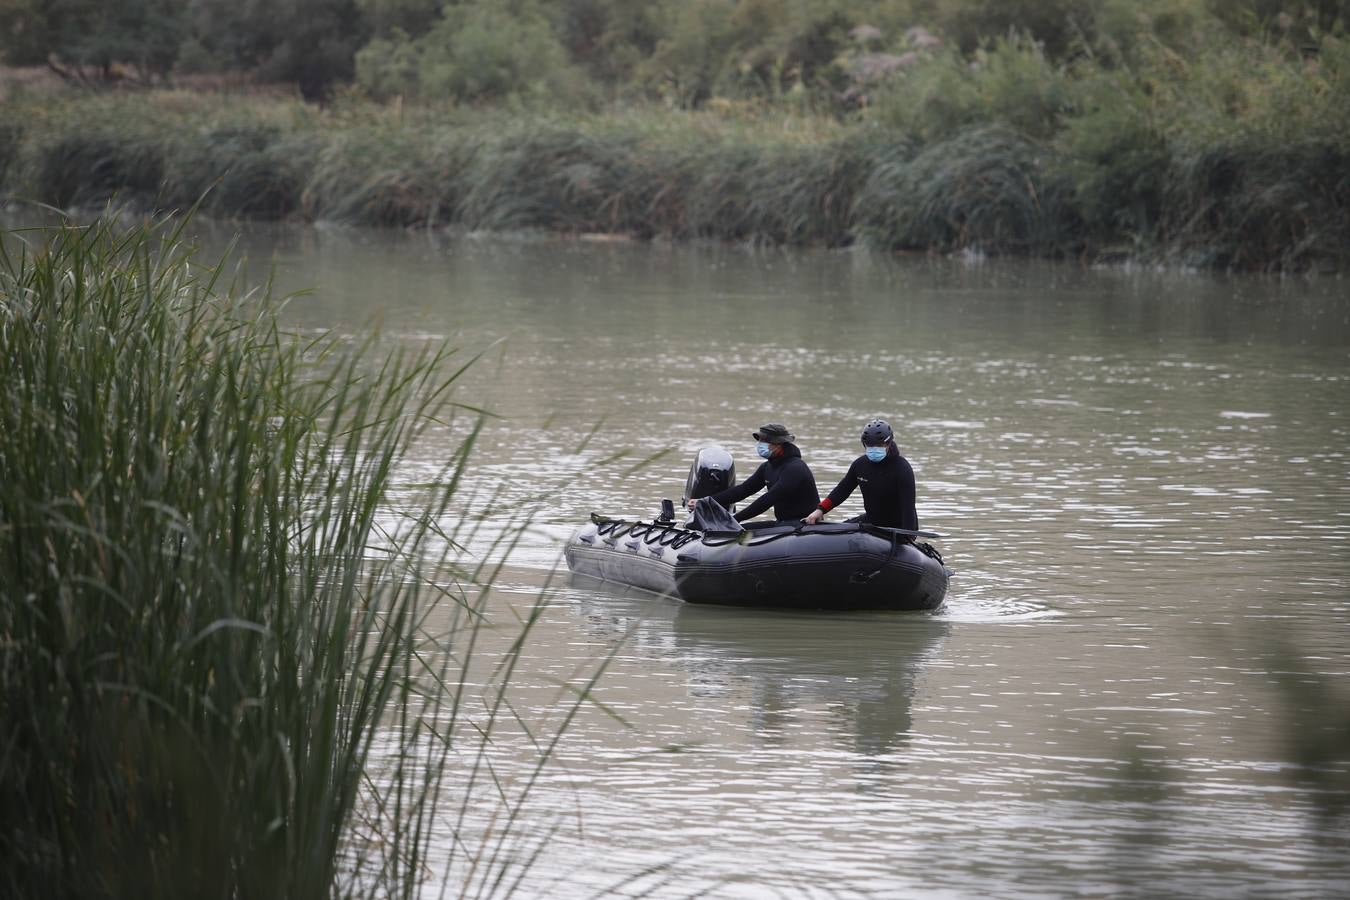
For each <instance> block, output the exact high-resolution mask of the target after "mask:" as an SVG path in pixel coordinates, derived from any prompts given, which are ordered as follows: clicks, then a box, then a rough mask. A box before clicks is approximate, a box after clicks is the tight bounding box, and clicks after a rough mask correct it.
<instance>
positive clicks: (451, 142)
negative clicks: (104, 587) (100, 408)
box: [0, 37, 1350, 271]
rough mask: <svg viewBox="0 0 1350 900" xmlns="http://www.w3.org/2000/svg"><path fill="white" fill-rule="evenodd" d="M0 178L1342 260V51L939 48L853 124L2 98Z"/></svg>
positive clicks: (805, 233) (295, 210)
mask: <svg viewBox="0 0 1350 900" xmlns="http://www.w3.org/2000/svg"><path fill="white" fill-rule="evenodd" d="M6 107H7V110H8V111H9V112H10V113H11V115H9V116H8V117H7V122H8V124H7V125H5V126H4V127H3V128H0V184H3V185H4V189H5V191H6V193H8V195H9V196H11V197H24V198H29V199H35V200H39V201H42V202H46V203H50V204H54V205H57V206H61V207H68V206H72V205H87V204H98V203H102V202H104V201H105V200H106V199H107V198H108V197H110V196H113V195H116V196H118V197H120V198H121V199H122V200H123V201H124V202H131V203H135V204H138V205H142V206H145V207H149V208H155V209H173V208H184V207H187V206H189V205H191V204H192V203H194V202H195V201H197V200H198V199H199V198H200V197H202V196H203V195H205V196H206V199H205V202H204V206H205V208H206V210H207V211H208V212H210V213H212V214H215V215H221V216H238V217H245V218H300V219H308V220H329V221H337V222H348V223H359V224H367V225H393V226H405V227H412V226H418V227H421V226H458V227H463V228H467V229H489V230H493V229H508V230H509V229H545V230H551V231H559V232H567V233H579V232H606V233H613V234H624V235H632V236H635V237H640V238H648V237H668V238H673V239H690V238H711V239H717V240H732V241H754V242H762V243H770V244H817V245H828V246H840V245H846V244H851V243H855V242H866V243H868V244H871V245H874V246H878V247H881V248H885V249H889V250H896V251H912V252H951V251H955V250H965V249H973V250H978V251H982V252H986V253H991V254H1026V255H1035V256H1046V257H1068V258H1077V259H1084V260H1090V261H1094V260H1121V259H1140V260H1148V261H1161V262H1168V263H1173V264H1182V265H1193V266H1201V267H1216V268H1231V269H1237V270H1244V271H1253V270H1254V271H1275V270H1282V271H1301V270H1309V269H1313V270H1332V269H1344V268H1345V267H1346V265H1347V263H1348V262H1350V49H1347V44H1346V43H1345V42H1342V41H1338V40H1336V39H1334V38H1331V37H1327V38H1325V39H1324V40H1323V41H1322V42H1321V44H1319V45H1318V47H1317V48H1316V53H1309V52H1308V51H1307V50H1306V48H1304V51H1303V52H1299V51H1298V50H1296V49H1293V48H1291V47H1289V46H1286V45H1282V44H1279V43H1268V42H1264V43H1263V42H1259V41H1246V42H1241V41H1236V40H1230V39H1226V38H1225V39H1222V40H1220V39H1217V38H1216V39H1213V40H1210V41H1209V42H1207V43H1205V42H1202V43H1200V44H1198V45H1197V46H1196V47H1195V48H1194V50H1193V55H1189V56H1188V55H1183V54H1182V53H1179V52H1177V51H1176V50H1174V49H1171V48H1169V47H1168V46H1166V45H1163V44H1161V43H1156V44H1155V45H1152V46H1151V48H1135V49H1134V50H1133V51H1132V52H1131V54H1130V56H1129V58H1128V63H1126V62H1122V61H1120V60H1117V61H1115V62H1112V63H1110V64H1107V62H1105V61H1101V62H1098V61H1095V60H1088V59H1079V60H1077V61H1074V62H1072V63H1062V62H1054V61H1052V60H1050V59H1049V58H1048V57H1046V56H1045V54H1044V52H1043V50H1042V48H1041V47H1040V46H1039V45H1036V44H1032V43H1030V42H1027V41H1023V40H1019V39H1012V38H1010V39H1005V40H1001V41H997V42H994V43H992V44H988V45H986V46H985V47H984V48H983V49H981V50H979V51H977V52H976V53H975V55H974V58H973V60H972V59H968V58H967V57H965V56H963V55H961V54H959V53H956V52H950V53H946V52H934V53H932V54H930V55H929V56H927V57H925V58H924V59H923V60H922V61H921V62H920V63H918V64H915V66H914V67H913V68H912V69H910V70H908V71H907V72H906V73H905V75H904V77H903V79H898V80H895V81H894V82H892V83H890V84H888V85H887V86H883V87H878V88H877V89H876V90H875V91H874V92H873V93H872V95H871V96H870V97H869V99H868V105H867V106H866V107H865V108H863V109H861V110H859V111H857V112H856V113H853V114H849V115H846V116H839V115H826V114H821V113H818V112H812V111H810V110H809V109H798V108H794V107H793V106H792V105H791V104H790V103H788V102H787V101H785V100H784V101H779V102H766V103H756V102H735V101H724V102H717V101H712V102H709V103H708V104H705V106H704V108H702V109H700V110H670V109H664V108H661V107H658V106H652V105H641V106H638V107H635V108H627V109H624V110H621V111H616V110H611V111H609V112H594V111H592V112H570V113H566V114H563V113H555V112H547V111H541V110H539V109H538V108H534V109H532V110H529V109H526V108H523V107H521V108H517V109H516V110H515V111H510V110H505V109H501V108H498V109H488V110H476V111H470V110H465V109H463V108H439V107H435V106H414V105H407V106H404V105H402V104H378V103H375V102H372V101H369V100H362V99H356V98H347V99H346V100H343V101H340V102H338V103H335V104H333V105H331V106H328V107H324V108H319V107H314V106H310V105H305V104H302V103H300V102H298V101H290V100H286V99H278V98H271V99H269V98H265V97H257V96H252V97H250V96H225V95H218V94H203V93H194V92H188V91H169V90H163V91H149V92H140V93H120V94H78V93H66V92H57V93H51V92H39V91H31V90H30V91H24V90H15V91H12V92H11V96H10V97H9V99H8V100H7V101H6Z"/></svg>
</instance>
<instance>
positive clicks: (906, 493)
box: [820, 444, 919, 531]
mask: <svg viewBox="0 0 1350 900" xmlns="http://www.w3.org/2000/svg"><path fill="white" fill-rule="evenodd" d="M859 487H861V488H862V495H863V509H864V510H866V511H867V521H868V522H870V523H872V524H873V525H885V526H887V527H889V528H908V529H910V530H914V531H917V530H918V528H919V514H918V513H917V512H916V511H915V509H914V494H915V489H914V469H913V468H912V467H911V466H910V464H909V460H907V459H905V458H904V457H903V456H901V455H900V451H899V450H897V449H895V445H893V444H892V445H891V447H890V450H889V452H888V453H887V454H886V458H885V459H883V460H882V461H881V462H879V463H874V462H872V461H871V460H870V459H868V458H867V457H866V456H860V457H858V458H857V459H855V460H854V461H853V465H851V466H849V467H848V472H847V473H846V474H845V475H844V477H843V478H842V479H841V480H840V482H839V483H838V484H837V485H835V487H834V490H832V491H830V496H828V497H826V498H825V500H824V501H822V502H821V504H820V508H821V509H823V510H825V511H826V512H829V511H830V510H832V509H834V508H835V507H836V506H838V505H839V504H840V503H843V502H844V501H845V500H847V499H848V495H849V494H852V493H853V490H854V489H855V488H859Z"/></svg>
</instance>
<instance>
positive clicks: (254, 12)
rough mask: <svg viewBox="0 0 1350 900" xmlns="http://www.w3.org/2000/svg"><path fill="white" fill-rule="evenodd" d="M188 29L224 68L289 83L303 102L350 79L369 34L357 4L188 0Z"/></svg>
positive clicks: (350, 1)
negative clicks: (190, 21) (360, 50)
mask: <svg viewBox="0 0 1350 900" xmlns="http://www.w3.org/2000/svg"><path fill="white" fill-rule="evenodd" d="M192 26H193V31H194V33H195V34H196V39H197V41H198V42H199V43H200V44H201V45H202V47H203V48H204V50H205V51H206V53H207V54H209V55H210V56H211V57H213V58H215V59H217V60H219V61H220V63H221V64H222V65H223V66H224V67H226V68H229V69H243V70H252V71H255V72H256V73H257V74H258V75H259V77H262V78H266V79H275V80H278V81H291V82H294V83H295V84H296V85H297V86H298V87H299V89H300V94H301V96H303V97H304V98H305V99H306V100H324V99H326V98H327V97H328V96H329V94H330V93H331V92H332V89H333V86H334V85H336V84H338V83H340V82H343V81H349V80H351V78H352V76H353V75H354V74H355V71H356V51H357V50H358V49H359V48H360V47H361V46H362V45H363V44H365V42H366V39H367V38H368V37H369V34H370V29H369V26H368V24H367V22H366V19H365V17H364V16H362V15H361V10H360V9H359V8H358V6H357V2H356V0H192Z"/></svg>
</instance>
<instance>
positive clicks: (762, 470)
mask: <svg viewBox="0 0 1350 900" xmlns="http://www.w3.org/2000/svg"><path fill="white" fill-rule="evenodd" d="M751 437H753V438H754V439H755V441H756V442H757V443H756V445H755V450H756V452H758V453H759V455H760V456H761V457H762V458H763V459H764V460H765V461H764V462H763V463H761V464H760V467H759V468H758V469H756V470H755V474H753V475H751V476H750V477H749V478H747V479H745V481H742V482H741V483H740V484H737V485H733V486H732V487H729V488H727V489H726V490H725V491H722V492H721V493H718V494H713V495H712V497H713V499H714V500H716V501H717V502H718V503H720V504H722V505H723V506H725V507H728V508H730V507H731V505H732V504H733V503H739V502H740V501H741V500H744V499H745V498H746V497H749V496H750V495H751V494H755V493H758V492H759V491H760V490H762V489H764V488H768V490H765V491H764V494H763V495H762V496H760V497H758V498H756V499H755V501H754V502H753V503H751V504H750V505H749V506H747V507H746V508H745V509H743V510H741V511H740V512H738V513H736V521H738V522H744V521H745V520H746V519H753V518H754V517H755V516H757V515H759V514H760V513H762V512H764V511H765V510H766V509H768V508H769V507H770V506H772V507H773V514H774V518H775V519H777V520H778V521H779V522H792V521H796V520H798V519H800V518H802V516H805V515H806V514H807V513H809V512H810V511H811V510H812V509H813V508H814V507H815V506H816V504H818V503H819V502H820V492H819V491H818V490H816V477H815V476H814V475H812V474H811V467H810V466H808V465H807V464H806V460H804V459H802V452H801V451H800V450H798V449H797V445H796V444H794V443H792V442H793V441H794V440H796V438H795V437H794V436H793V435H792V434H791V433H789V432H788V430H787V426H786V425H779V424H777V423H770V424H768V425H765V426H763V427H761V428H760V429H759V431H756V432H755V433H754V434H753V435H751ZM697 502H698V501H696V500H690V501H689V508H690V509H693V508H694V504H695V503H697Z"/></svg>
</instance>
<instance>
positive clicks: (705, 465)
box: [680, 446, 736, 507]
mask: <svg viewBox="0 0 1350 900" xmlns="http://www.w3.org/2000/svg"><path fill="white" fill-rule="evenodd" d="M735 483H736V461H735V460H733V459H732V458H731V454H730V453H728V452H727V451H725V450H723V449H722V448H721V447H716V446H713V447H704V448H702V449H701V450H699V451H698V453H696V454H694V464H693V465H691V466H690V467H689V478H688V479H687V480H686V481H685V483H684V499H683V500H682V501H681V502H680V506H681V507H684V506H688V505H689V501H690V500H697V499H699V498H700V497H710V496H712V495H713V494H716V493H718V492H719V491H725V490H726V489H727V488H729V487H731V486H732V485H734V484H735Z"/></svg>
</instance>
